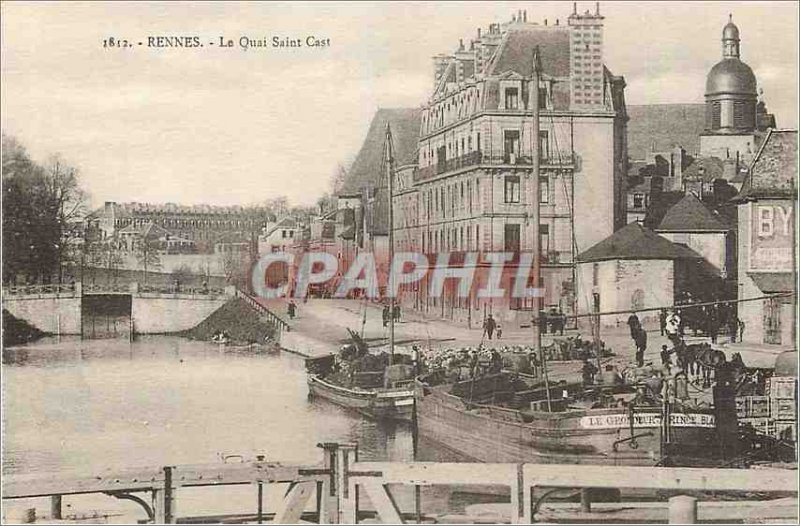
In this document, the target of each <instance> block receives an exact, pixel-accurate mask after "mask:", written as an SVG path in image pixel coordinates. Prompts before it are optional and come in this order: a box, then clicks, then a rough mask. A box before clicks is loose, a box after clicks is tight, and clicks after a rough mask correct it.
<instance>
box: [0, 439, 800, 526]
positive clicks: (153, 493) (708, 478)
mask: <svg viewBox="0 0 800 526" xmlns="http://www.w3.org/2000/svg"><path fill="white" fill-rule="evenodd" d="M319 446H320V448H321V449H322V450H323V462H322V463H320V464H319V465H310V466H307V465H289V464H283V463H278V462H271V461H267V460H265V459H263V458H261V457H259V458H257V459H256V460H254V461H251V462H242V463H235V464H227V463H216V464H198V465H183V466H165V467H161V468H152V469H127V470H121V471H119V472H116V473H113V474H107V475H102V476H84V477H64V476H52V477H50V476H40V475H36V476H27V475H16V476H6V477H4V479H3V499H4V500H5V499H24V498H36V497H49V498H50V499H51V506H50V516H49V518H50V519H60V518H61V517H62V510H61V503H62V499H63V497H64V496H67V495H80V494H89V493H99V494H105V495H108V496H111V497H114V498H118V499H126V500H131V501H134V502H136V503H138V504H139V505H140V506H141V507H142V510H143V512H144V513H143V521H145V522H149V523H155V524H174V523H182V522H193V523H202V522H217V523H219V522H238V523H243V522H258V523H261V522H273V523H282V524H287V523H289V524H291V523H298V522H301V521H302V522H312V523H319V524H354V523H357V522H359V521H363V520H365V519H370V522H373V521H375V520H377V521H379V522H382V523H391V524H402V523H421V522H428V523H432V522H442V521H449V522H452V521H454V520H456V521H457V522H485V521H486V517H484V519H483V521H481V520H480V517H469V516H461V515H444V516H439V517H438V519H437V517H435V516H431V515H430V514H426V513H424V510H423V509H422V505H421V502H420V498H419V496H420V488H421V487H423V486H439V485H440V486H459V487H464V486H467V487H469V486H475V487H486V486H496V487H501V488H507V490H508V492H509V493H510V501H511V502H510V505H509V504H506V505H505V508H504V510H505V518H504V519H502V520H501V518H500V517H499V516H498V515H494V516H493V517H494V519H492V520H491V521H490V522H510V523H512V524H521V523H527V524H529V523H534V522H536V521H537V520H542V519H545V520H547V521H548V522H552V521H553V516H552V514H548V515H547V517H546V518H545V517H544V516H542V513H541V511H540V507H541V503H542V502H543V500H544V497H542V496H539V498H535V494H534V490H539V493H541V491H542V490H547V491H545V495H546V494H549V493H551V492H555V491H558V490H560V489H573V490H575V491H577V492H580V495H581V502H580V504H576V505H575V506H576V510H575V513H579V514H580V515H579V516H580V517H583V519H584V520H583V521H578V522H584V521H586V522H592V519H593V516H592V502H591V498H590V495H591V493H590V491H589V489H590V488H606V489H618V490H629V489H641V490H662V491H667V492H670V493H672V494H675V496H673V497H672V498H670V499H669V502H668V504H666V507H667V510H666V511H667V513H666V515H667V517H668V520H669V522H670V523H673V522H674V523H696V522H697V521H698V500H697V498H696V497H695V496H691V495H696V494H697V492H703V491H717V492H725V491H732V492H754V493H769V494H776V493H777V494H779V496H780V495H781V494H782V495H783V496H784V497H785V496H786V495H787V494H790V495H792V496H793V499H790V500H789V504H787V501H786V500H785V499H783V500H781V501H779V502H780V503H781V504H780V506H782V509H783V510H784V512H783V513H784V514H787V512H786V510H787V509H788V510H791V509H794V510H796V509H797V491H798V481H797V471H795V470H784V469H749V470H743V469H706V468H664V467H612V466H587V465H581V466H575V465H555V464H483V463H480V464H476V463H438V462H362V461H360V460H359V459H358V448H357V446H356V445H355V444H337V443H325V444H319ZM268 484H283V485H286V486H287V489H286V491H285V493H284V496H283V498H282V500H281V502H280V505H279V506H277V508H276V509H271V510H265V509H264V507H263V504H262V501H263V489H264V486H265V485H268ZM236 485H239V486H241V485H251V486H256V487H257V488H258V491H257V495H258V502H257V512H256V513H255V514H254V513H252V512H250V513H242V514H239V515H236V516H228V517H220V516H206V517H204V516H192V517H188V516H180V515H179V513H178V510H179V507H178V497H179V495H180V491H181V488H196V487H211V486H214V487H216V486H236ZM400 486H406V487H412V488H414V489H415V492H414V493H415V496H416V498H415V506H414V508H415V509H412V510H401V509H400V507H399V506H398V505H397V501H396V499H395V498H394V496H393V494H392V491H393V488H396V487H400ZM390 487H391V488H392V489H390ZM681 493H686V494H685V495H681ZM360 497H366V498H367V499H368V501H369V502H370V503H371V505H372V509H371V510H364V509H361V507H360V505H359V500H360ZM361 500H363V499H361ZM737 504H740V506H741V507H742V508H747V507H748V503H746V502H740V503H737ZM562 506H563V504H562ZM602 506H604V507H607V506H608V504H603V505H602ZM660 507H661V508H662V510H663V508H664V507H665V503H661V504H660ZM751 507H752V506H751ZM762 507H763V502H762ZM634 508H635V506H634ZM643 509H644V508H643ZM763 509H766V508H763ZM628 511H629V512H630V510H628ZM731 513H732V515H730V516H731V517H734V518H735V517H736V509H735V508H731ZM788 514H789V515H790V517H786V518H788V519H794V520H796V519H797V517H796V514H795V515H794V516H791V515H792V514H791V513H788ZM597 515H601V516H602V515H604V514H597ZM629 515H632V516H633V517H637V516H638V517H639V519H640V520H645V519H646V518H647V516H648V515H647V514H646V513H642V514H639V515H637V513H636V511H635V509H634V510H633V511H632V512H630V513H629ZM651 515H652V514H651ZM663 515H664V514H663V511H662V515H660V516H661V517H662V520H660V521H658V522H663ZM603 519H604V520H601V519H600V518H599V517H598V519H596V521H597V522H608V521H609V519H611V517H610V516H609V515H607V514H606V515H605V516H603ZM612 520H613V519H612Z"/></svg>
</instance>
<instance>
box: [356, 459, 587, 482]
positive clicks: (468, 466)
mask: <svg viewBox="0 0 800 526" xmlns="http://www.w3.org/2000/svg"><path fill="white" fill-rule="evenodd" d="M350 469H351V470H352V471H355V472H379V473H382V476H381V477H380V481H381V482H382V483H383V484H411V485H415V484H416V485H420V486H431V485H437V484H461V485H473V484H477V485H497V486H511V485H513V484H514V481H515V480H516V477H517V464H492V463H487V464H484V463H477V464H476V463H465V462H356V463H355V464H353V465H352V466H351V468H350ZM562 469H563V468H562ZM568 469H574V466H570V467H569V468H568ZM352 476H353V478H356V479H357V480H358V481H359V483H361V482H365V481H367V480H369V479H370V477H361V476H358V475H352ZM372 478H374V477H372Z"/></svg>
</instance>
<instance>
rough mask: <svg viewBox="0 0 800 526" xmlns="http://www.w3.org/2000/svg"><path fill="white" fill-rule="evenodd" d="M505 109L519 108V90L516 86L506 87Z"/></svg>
mask: <svg viewBox="0 0 800 526" xmlns="http://www.w3.org/2000/svg"><path fill="white" fill-rule="evenodd" d="M506 109H507V110H517V109H519V90H518V89H517V88H506Z"/></svg>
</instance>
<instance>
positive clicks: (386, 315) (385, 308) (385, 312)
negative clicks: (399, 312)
mask: <svg viewBox="0 0 800 526" xmlns="http://www.w3.org/2000/svg"><path fill="white" fill-rule="evenodd" d="M381 315H382V317H383V326H384V327H386V326H387V325H389V316H391V315H392V313H391V312H390V311H389V306H388V305H384V306H383V313H382V314H381Z"/></svg>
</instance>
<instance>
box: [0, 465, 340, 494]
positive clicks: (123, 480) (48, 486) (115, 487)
mask: <svg viewBox="0 0 800 526" xmlns="http://www.w3.org/2000/svg"><path fill="white" fill-rule="evenodd" d="M311 470H314V468H313V467H310V466H300V465H282V464H271V463H237V464H222V463H215V464H189V465H183V466H175V470H174V480H173V482H174V484H175V485H176V486H183V487H198V486H218V485H236V484H254V483H257V482H293V481H298V480H325V479H326V477H327V476H326V475H325V474H321V473H313V472H311V473H309V471H311ZM301 473H302V474H301ZM163 484H164V473H163V471H162V468H142V469H133V470H120V471H118V472H115V473H111V472H108V473H103V474H99V475H96V476H87V475H63V474H59V475H33V476H30V475H8V476H5V477H3V498H4V499H19V498H30V497H46V496H50V495H77V494H83V493H105V492H109V491H125V492H136V491H150V490H152V489H155V488H159V487H163Z"/></svg>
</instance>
